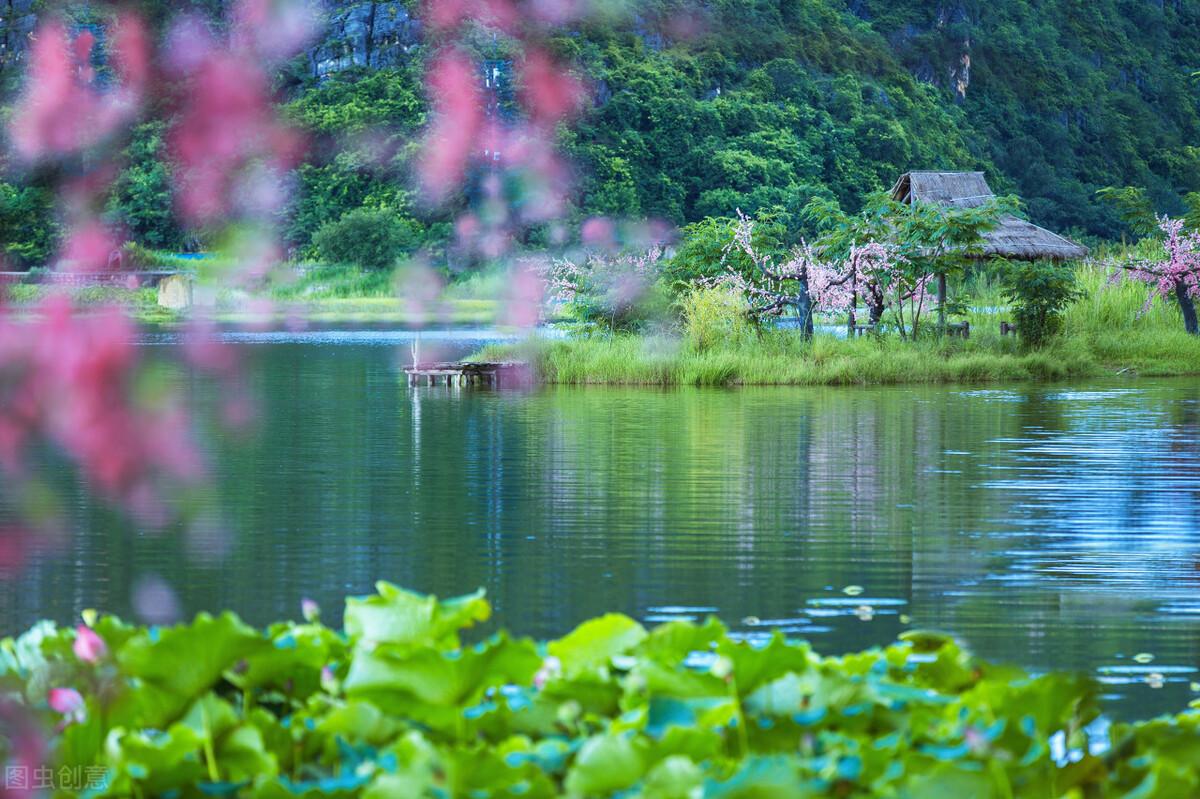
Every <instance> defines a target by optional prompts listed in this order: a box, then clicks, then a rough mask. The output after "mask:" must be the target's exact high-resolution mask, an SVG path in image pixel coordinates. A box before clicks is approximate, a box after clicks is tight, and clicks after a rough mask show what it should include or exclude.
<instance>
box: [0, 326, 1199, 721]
mask: <svg viewBox="0 0 1200 799" xmlns="http://www.w3.org/2000/svg"><path fill="white" fill-rule="evenodd" d="M479 335H481V334H473V333H469V332H468V333H460V334H457V335H456V336H454V337H453V338H452V339H451V340H446V341H443V342H442V343H441V346H442V348H443V352H444V354H446V355H448V356H453V355H456V354H458V353H461V352H463V351H465V350H470V349H473V348H474V347H475V346H476V342H474V341H472V339H475V338H478V337H479ZM241 340H242V341H243V342H244V346H243V347H242V349H243V350H244V351H245V353H246V354H247V356H248V358H249V359H250V360H251V361H252V367H253V368H252V370H251V373H252V374H253V384H252V387H253V391H254V392H255V394H256V395H257V396H258V397H259V399H260V402H261V406H262V413H261V417H262V418H261V420H260V422H259V424H258V427H257V429H256V430H255V431H254V432H253V433H251V434H236V435H235V434H222V435H218V436H215V437H213V438H211V439H210V440H209V446H210V447H211V449H212V452H211V458H212V460H213V461H214V463H215V464H216V469H215V471H216V473H217V479H216V481H215V484H214V485H213V486H212V487H210V488H207V489H205V491H204V492H202V496H200V497H196V498H193V499H192V500H191V501H193V502H199V503H201V504H203V503H204V502H208V503H209V504H210V505H212V506H214V507H216V506H218V505H219V506H220V507H221V508H223V509H224V513H225V514H226V517H225V519H224V520H223V521H222V522H221V523H220V524H215V525H209V526H208V527H201V528H200V532H199V533H195V532H193V533H192V534H191V535H187V534H185V533H183V532H182V531H176V532H173V533H168V534H161V533H159V534H152V533H150V532H141V531H138V530H137V529H136V528H133V527H131V525H130V524H129V523H128V522H127V521H123V520H121V519H119V518H117V517H116V516H115V515H114V514H113V513H112V512H111V511H109V510H107V509H105V508H103V507H99V506H98V504H97V503H95V502H94V501H92V500H90V499H88V498H87V495H86V494H85V493H84V492H82V491H80V492H77V494H76V496H77V497H78V500H77V507H76V508H75V509H74V513H75V520H74V522H75V527H76V528H77V529H76V531H75V533H74V534H73V536H72V537H71V538H70V539H69V540H67V541H66V542H64V543H63V544H62V545H60V546H59V547H58V548H57V550H55V551H51V552H47V553H45V554H43V555H41V556H39V557H38V558H37V560H36V561H35V563H34V564H32V566H31V567H30V568H28V569H26V570H25V571H24V572H23V573H22V574H20V575H19V576H18V577H17V578H16V579H15V580H11V581H9V582H8V583H6V584H4V589H3V592H2V595H0V614H3V619H4V628H5V630H4V631H5V632H13V631H16V630H19V629H21V628H22V627H23V626H25V625H28V624H29V623H30V622H32V621H33V620H34V619H36V618H39V617H46V616H48V617H51V618H55V619H58V620H59V621H63V622H66V621H70V620H71V619H72V618H73V617H74V616H75V615H76V614H77V613H78V612H79V610H81V609H82V608H85V607H98V608H103V609H107V610H111V611H115V612H118V613H122V614H125V615H133V610H132V607H131V599H130V597H131V592H132V586H133V585H135V583H137V581H138V580H139V579H143V578H147V577H161V578H163V579H165V580H166V581H167V582H168V583H169V584H170V585H171V586H172V587H173V588H174V589H175V591H176V592H177V594H178V597H179V602H180V604H181V605H182V608H183V610H184V611H185V612H189V613H190V612H194V611H198V610H202V609H204V610H217V609H222V608H233V609H235V610H237V611H238V612H239V613H241V614H242V615H243V616H244V617H245V618H246V619H248V620H249V621H251V622H254V623H259V624H261V623H265V622H268V621H270V620H272V619H274V618H277V617H280V616H293V617H294V616H296V615H298V608H299V602H300V599H301V598H302V597H312V598H314V599H316V600H318V601H319V602H320V603H321V604H322V605H323V606H324V607H325V608H326V611H327V613H326V615H327V616H333V617H334V620H335V621H336V617H337V615H338V613H339V612H340V607H341V604H340V600H341V598H342V597H343V596H344V595H345V594H347V593H366V592H369V591H370V590H371V586H372V584H373V582H374V581H375V580H377V579H387V580H390V581H393V582H396V583H399V584H401V585H404V586H408V587H410V588H413V589H417V590H420V591H430V592H435V593H438V594H440V595H451V594H455V593H461V592H466V591H470V590H472V589H474V588H476V587H478V586H484V587H486V588H487V590H488V592H489V595H490V597H491V599H492V601H493V603H494V605H495V609H496V616H497V619H498V621H499V623H501V624H504V625H506V626H508V627H510V628H512V629H514V630H515V631H517V632H519V633H524V634H529V635H533V636H554V635H558V634H561V633H563V632H564V631H566V630H568V629H569V628H570V627H571V626H572V625H574V624H576V623H577V622H579V621H581V620H582V619H585V618H587V617H590V616H593V615H596V614H598V613H601V612H604V611H609V610H619V611H624V612H626V613H629V614H631V615H633V616H636V617H638V618H641V619H644V620H646V621H649V622H654V621H660V620H666V619H671V618H679V617H691V618H700V617H701V616H703V615H705V614H707V613H715V614H718V615H720V616H721V617H722V618H723V619H725V620H726V621H727V622H728V623H729V624H731V625H732V626H734V627H735V628H737V629H738V630H740V631H742V632H744V633H746V634H750V635H753V634H759V633H762V632H763V631H764V630H765V629H766V628H767V627H768V626H776V627H782V628H784V629H785V630H787V631H788V632H790V633H792V634H794V635H797V636H803V637H806V638H808V639H810V640H811V641H812V642H813V643H814V645H815V646H816V647H817V648H818V649H819V650H820V651H824V652H830V653H832V652H841V651H846V650H851V649H858V648H862V647H865V646H870V645H874V644H883V643H886V642H888V641H890V640H892V639H893V638H894V637H895V636H896V635H897V634H898V633H900V632H901V631H902V630H904V629H906V628H907V627H909V626H920V627H931V628H938V629H944V630H948V631H951V632H953V633H955V634H957V635H959V636H961V637H963V638H964V639H965V640H966V641H967V642H968V643H969V644H970V645H971V646H972V647H973V648H974V649H975V650H976V651H977V652H979V653H980V654H983V655H986V656H988V657H990V658H996V659H1001V660H1006V661H1012V662H1016V663H1019V664H1021V665H1023V666H1026V667H1028V668H1032V669H1036V670H1044V669H1049V668H1070V669H1082V670H1086V671H1089V672H1092V673H1093V674H1096V675H1097V676H1099V677H1100V678H1101V679H1102V680H1103V681H1104V682H1105V683H1106V684H1107V685H1108V687H1109V689H1110V691H1111V697H1110V707H1111V708H1112V710H1113V712H1114V713H1116V714H1118V715H1125V716H1146V715H1150V714H1151V713H1154V712H1160V711H1166V710H1173V709H1179V708H1181V707H1182V706H1183V705H1184V704H1185V703H1186V702H1187V700H1188V699H1189V698H1190V697H1191V696H1192V694H1191V690H1190V685H1189V684H1190V683H1191V682H1192V681H1195V680H1200V674H1198V673H1197V672H1196V667H1197V665H1200V593H1198V592H1197V589H1198V587H1200V443H1198V434H1200V381H1197V380H1150V379H1145V380H1136V381H1121V382H1102V383H1095V384H1081V385H1071V386H1064V385H1038V386H1021V387H1004V388H987V387H984V388H978V387H967V388H963V387H951V388H944V387H939V388H880V389H863V388H828V389H793V388H761V389H760V388H743V389H729V390H718V389H678V390H655V389H633V388H587V389H576V388H545V389H541V390H537V391H533V392H517V391H499V392H496V391H489V390H478V389H477V390H451V389H447V388H445V387H436V388H426V387H422V388H418V389H410V388H408V387H407V386H406V385H405V381H404V379H403V374H401V373H399V371H398V369H399V366H400V364H401V363H402V362H404V361H407V359H408V358H409V343H410V342H409V340H408V337H407V336H405V335H384V336H381V335H374V334H369V335H368V334H352V333H343V334H322V335H308V336H298V337H297V336H287V335H280V336H274V337H266V339H263V338H260V337H253V336H251V337H243V338H242V339H241ZM436 346H438V345H437V343H436V342H435V341H434V340H433V337H432V336H430V334H426V336H425V338H424V340H423V344H422V347H423V350H422V353H423V355H424V354H425V353H426V352H428V351H430V348H434V347H436ZM160 349H161V348H160ZM184 385H185V390H186V391H187V392H189V393H190V394H191V395H192V396H193V399H194V400H195V401H196V402H197V403H198V404H199V405H200V406H202V407H203V406H206V405H211V404H212V402H213V401H214V397H215V395H216V394H217V389H216V388H215V387H214V386H213V385H212V384H211V383H210V382H208V381H206V380H204V379H201V378H194V377H190V378H187V381H186V383H184ZM4 512H5V513H11V509H6V510H5V511H4ZM222 530H228V531H229V532H228V533H222V532H221V531H222ZM214 553H215V554H214ZM847 586H861V587H862V588H863V592H862V593H861V595H857V596H848V595H847V594H846V593H845V592H844V591H843V589H844V588H845V587H847ZM1137 653H1151V654H1153V655H1154V658H1155V659H1154V661H1153V662H1152V663H1150V664H1148V665H1144V664H1139V663H1138V662H1136V661H1135V660H1134V658H1133V656H1134V655H1135V654H1137ZM1151 672H1157V673H1159V674H1161V675H1163V677H1164V679H1165V681H1166V682H1165V685H1164V686H1163V687H1161V688H1152V687H1150V686H1149V685H1148V684H1147V675H1148V674H1149V673H1151ZM1150 681H1151V682H1153V681H1154V679H1153V678H1151V680H1150Z"/></svg>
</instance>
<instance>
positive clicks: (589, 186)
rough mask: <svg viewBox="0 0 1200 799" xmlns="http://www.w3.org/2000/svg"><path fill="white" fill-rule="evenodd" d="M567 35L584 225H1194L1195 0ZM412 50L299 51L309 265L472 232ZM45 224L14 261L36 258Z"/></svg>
mask: <svg viewBox="0 0 1200 799" xmlns="http://www.w3.org/2000/svg"><path fill="white" fill-rule="evenodd" d="M332 5H333V6H334V7H340V6H341V5H345V4H338V3H334V4H332ZM0 23H2V21H0ZM0 27H3V25H2V24H0ZM330 35H331V36H332V35H333V34H330ZM550 45H551V47H552V49H553V50H554V51H555V52H557V53H558V54H559V55H561V56H564V57H566V58H568V59H570V60H571V61H572V62H573V63H574V64H575V65H576V69H577V71H578V73H579V76H580V77H581V78H583V79H584V82H585V84H586V86H587V87H588V94H589V98H588V100H589V101H588V102H587V103H586V108H585V109H584V112H583V113H582V115H581V116H580V118H579V119H577V120H576V123H575V124H573V125H571V126H566V127H564V129H563V130H562V131H561V133H560V136H561V141H562V144H563V147H564V149H565V150H566V151H567V152H568V153H569V154H570V155H571V156H572V157H573V160H574V163H575V164H576V165H577V169H578V179H577V181H576V183H575V193H574V195H573V197H572V206H571V208H570V214H571V215H573V216H575V217H576V218H583V217H587V216H593V215H621V216H652V217H659V218H662V219H665V220H668V221H670V222H672V223H675V224H677V225H686V224H689V223H694V222H697V221H699V220H702V219H704V218H706V217H724V218H730V217H732V216H734V214H735V213H736V211H737V210H739V209H740V210H742V211H744V212H745V213H748V214H751V215H757V214H759V213H770V214H772V216H773V218H774V219H776V220H778V221H779V222H781V223H782V224H784V225H785V227H786V228H787V229H788V236H789V237H791V238H793V239H795V238H798V237H799V236H800V235H805V234H811V232H812V231H811V230H809V223H807V222H806V221H805V219H804V218H803V217H802V216H801V215H800V214H799V210H800V209H801V208H803V207H804V205H805V204H807V203H808V202H809V201H810V200H811V199H812V198H814V197H820V198H824V199H827V200H831V201H836V202H838V203H839V204H840V205H841V206H842V207H844V208H846V209H849V210H855V209H858V208H859V207H860V206H861V204H862V202H863V200H864V199H865V198H866V197H867V196H869V195H870V194H871V193H873V192H877V191H880V190H882V189H886V188H888V187H889V186H890V185H891V183H892V181H894V180H895V178H896V176H897V175H898V174H899V173H901V172H903V171H906V170H909V169H955V170H962V169H982V170H984V171H985V172H987V174H988V178H989V181H991V183H992V185H993V186H995V187H996V188H997V190H998V191H1000V192H1001V193H1009V192H1012V193H1017V194H1019V195H1021V196H1022V197H1023V198H1024V200H1025V202H1026V210H1027V212H1028V214H1029V216H1030V217H1031V219H1032V220H1033V221H1035V222H1038V223H1039V224H1044V225H1047V226H1049V227H1052V228H1055V229H1061V230H1066V231H1071V232H1075V233H1077V234H1081V233H1083V234H1090V235H1095V236H1102V237H1109V238H1114V237H1119V236H1120V235H1122V234H1125V233H1136V232H1137V231H1135V230H1133V229H1132V228H1131V225H1130V223H1129V215H1128V214H1127V213H1123V212H1122V208H1121V207H1120V205H1119V204H1114V203H1112V202H1107V203H1106V202H1100V201H1098V198H1097V197H1096V192H1097V191H1098V190H1101V189H1103V188H1104V187H1106V186H1137V187H1144V191H1145V196H1146V197H1147V198H1148V200H1149V202H1150V203H1152V205H1153V206H1154V207H1155V208H1160V209H1162V210H1163V211H1166V212H1168V213H1174V214H1178V213H1181V212H1182V211H1183V210H1184V209H1185V205H1184V200H1183V198H1184V197H1185V196H1186V195H1187V194H1188V193H1189V192H1195V191H1198V190H1200V106H1198V103H1197V98H1198V96H1200V95H1198V92H1200V87H1197V86H1196V85H1195V78H1194V74H1195V72H1196V71H1197V70H1198V69H1200V56H1197V55H1196V53H1200V10H1198V9H1197V8H1196V7H1195V6H1194V5H1191V4H1185V3H1181V2H1178V1H1177V0H1176V1H1175V2H1165V3H1163V2H1142V1H1141V0H1095V2H1088V3H1081V2H1079V1H1078V0H1047V1H1046V2H1043V3H1038V4H1036V5H1035V4H1030V3H1026V2H1023V0H989V2H983V0H954V2H949V3H939V4H929V3H926V2H923V0H846V2H842V1H841V0H714V2H711V3H706V4H703V5H697V4H686V3H684V2H682V0H651V2H645V3H639V4H637V7H636V12H635V13H633V14H631V15H629V16H623V17H621V16H619V17H605V18H603V21H596V20H595V19H593V20H592V21H590V22H588V23H586V24H585V25H583V26H582V27H581V28H579V29H573V30H567V31H563V32H561V34H560V35H559V36H558V38H557V39H555V40H554V41H552V42H550ZM392 46H394V47H396V48H397V49H396V53H395V54H394V56H392V57H390V58H389V59H388V60H387V61H386V66H383V67H377V66H376V65H375V64H372V65H370V66H362V65H359V66H350V67H349V68H347V69H343V70H342V71H336V70H334V71H333V72H331V73H326V72H323V73H322V75H321V76H320V77H317V76H316V75H315V74H312V73H313V72H314V71H315V67H311V66H306V64H309V61H305V59H300V60H298V61H297V62H296V64H294V65H293V66H292V67H290V68H289V69H287V70H285V71H284V74H282V75H281V80H280V89H281V93H282V99H283V101H284V102H285V103H286V104H287V107H288V114H289V116H290V118H291V119H292V120H293V121H294V122H295V123H296V124H298V125H299V126H301V127H302V128H304V129H306V130H307V132H308V133H309V134H310V137H311V140H312V146H311V150H310V153H309V156H308V159H307V161H306V163H304V164H303V165H302V166H300V168H299V169H298V171H297V174H296V179H295V181H294V182H293V185H294V186H295V187H296V189H297V191H296V197H295V199H294V202H293V204H292V207H291V209H290V211H289V213H288V215H287V219H286V220H285V222H286V224H285V230H286V235H287V237H288V239H289V240H290V242H291V244H292V245H293V246H294V247H295V248H296V250H297V252H301V253H309V254H311V253H312V252H313V250H312V237H313V235H314V234H315V232H316V231H317V230H318V229H319V228H320V227H321V226H322V225H324V224H326V223H329V222H332V221H335V220H337V219H339V218H341V217H342V216H343V215H344V214H346V213H348V212H349V211H352V210H354V209H356V208H359V207H364V206H365V207H367V208H372V209H387V210H390V211H393V212H395V213H396V214H397V215H398V216H400V217H404V218H406V219H407V220H409V221H410V222H411V223H412V225H411V226H412V228H413V229H415V230H420V231H425V233H424V235H425V237H426V239H427V240H428V241H430V242H434V243H437V242H440V241H441V240H444V238H445V236H446V232H447V231H448V230H449V226H448V225H446V224H439V223H444V222H445V221H446V220H448V219H450V218H452V216H453V215H454V214H456V213H457V212H459V211H461V210H462V207H463V206H464V205H466V204H469V203H471V202H472V196H473V195H472V192H471V190H470V183H469V182H468V190H467V191H465V192H464V193H462V194H461V195H460V196H456V197H455V198H453V200H452V202H451V207H450V208H448V209H441V210H437V209H430V208H422V207H420V206H419V204H418V203H416V202H415V201H414V199H413V196H412V194H411V192H410V190H409V188H408V186H409V185H411V182H410V175H409V163H410V161H411V155H412V152H413V143H414V140H415V134H416V132H417V131H418V130H419V129H420V127H421V126H422V125H423V124H424V122H425V119H426V115H427V113H428V110H427V109H428V100H427V98H426V97H425V96H424V93H423V90H422V88H421V82H422V73H423V70H424V65H425V63H426V60H427V58H428V57H429V54H430V52H431V50H432V48H431V47H430V46H428V45H427V44H426V43H424V42H421V41H419V40H416V41H415V43H412V42H410V43H406V44H404V45H398V44H393V45H392ZM474 46H475V47H476V48H477V50H478V52H477V53H476V55H477V56H479V57H480V58H481V60H482V61H483V62H484V63H486V64H488V68H489V74H491V75H492V84H491V85H492V87H493V89H492V90H494V91H495V100H496V102H497V107H498V108H499V109H500V113H515V108H516V104H515V102H514V101H513V99H512V98H513V96H514V94H515V93H517V92H519V90H520V87H519V86H517V87H514V86H513V85H512V84H513V82H514V81H515V78H514V77H513V74H512V73H513V70H512V68H511V67H512V63H513V62H512V59H513V55H514V54H513V53H512V52H511V51H510V50H511V45H510V44H506V43H505V42H504V41H503V39H502V38H501V39H500V40H499V41H497V40H496V39H495V38H493V37H488V36H482V37H479V38H478V40H477V42H476V44H475V45H474ZM312 63H315V61H313V62H312ZM380 63H384V62H383V61H381V62H380ZM497 76H498V77H499V80H496V77H497ZM481 83H482V76H481ZM497 87H498V88H497ZM127 156H128V160H127V163H126V167H125V171H124V173H123V174H122V175H121V176H120V177H119V178H118V181H117V183H116V193H115V197H114V200H113V203H112V205H111V207H110V209H109V212H110V215H111V217H112V218H114V219H116V220H118V221H120V222H121V223H122V224H123V226H124V227H125V228H126V229H127V230H128V231H129V232H130V233H132V235H134V236H135V237H137V238H138V239H139V240H141V241H142V242H143V243H145V244H148V245H150V246H156V247H176V246H181V245H182V244H184V243H185V242H186V237H184V236H182V234H181V232H180V230H179V229H178V227H177V225H176V223H175V222H174V220H172V219H170V218H169V216H170V214H169V213H168V212H167V208H168V205H167V203H166V202H165V197H166V187H167V186H168V185H169V183H168V181H169V177H170V170H169V168H168V167H167V166H166V165H165V164H164V163H161V162H162V161H164V160H165V158H166V153H165V152H164V151H163V148H162V142H161V138H160V134H159V132H156V131H155V130H153V129H149V128H143V129H140V130H139V131H138V135H137V136H136V137H135V140H134V141H133V142H131V144H130V149H129V151H128V153H127ZM4 179H5V180H7V181H8V186H9V188H6V189H5V191H6V192H7V193H6V194H5V195H4V196H5V197H6V199H5V205H6V207H16V206H14V203H15V204H17V205H18V206H19V205H20V204H21V203H27V202H30V201H32V199H34V197H33V195H29V196H26V195H22V194H21V193H20V192H21V191H22V186H23V185H25V184H24V183H23V180H24V178H22V177H20V176H17V175H13V174H9V175H7V176H5V177H4ZM1126 210H1127V209H1126ZM36 233H37V235H39V236H41V237H42V238H41V239H39V240H37V241H34V240H32V239H31V240H30V241H29V242H26V243H24V244H21V245H20V246H19V247H18V246H17V245H16V244H13V243H10V244H9V245H7V246H8V248H9V250H10V251H11V253H10V256H11V255H15V256H16V257H17V258H18V259H19V260H20V261H21V262H24V263H29V262H30V261H31V260H37V257H38V255H39V254H40V253H42V252H43V251H44V250H45V249H46V246H45V234H46V231H45V230H39V231H37V232H36ZM18 235H19V234H18ZM31 235H33V234H32V233H31ZM537 240H539V239H538V237H537V236H536V232H535V235H533V236H532V237H531V238H530V239H529V240H528V243H536V241H537ZM18 251H19V252H18Z"/></svg>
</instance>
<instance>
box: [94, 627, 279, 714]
mask: <svg viewBox="0 0 1200 799" xmlns="http://www.w3.org/2000/svg"><path fill="white" fill-rule="evenodd" d="M268 646H269V644H268V643H267V641H266V640H265V639H264V638H263V636H262V634H261V633H258V632H256V631H255V630H253V629H251V628H250V627H247V626H246V625H245V624H243V623H242V621H241V620H240V619H239V618H238V617H237V616H235V615H233V614H232V613H224V614H222V615H220V616H218V617H216V618H214V617H212V616H210V615H208V614H206V613H201V614H200V615H199V616H197V617H196V620H195V621H194V622H192V623H191V624H189V625H180V626H178V627H171V628H167V629H157V628H155V629H151V630H147V631H145V632H143V633H141V634H139V635H135V636H133V637H131V638H129V639H128V640H127V641H126V642H125V643H124V644H123V645H122V646H121V648H120V649H119V650H118V651H117V653H116V660H117V664H118V666H119V668H120V670H121V673H122V674H124V675H125V676H126V677H128V678H130V679H132V680H133V687H132V688H131V690H128V691H126V692H124V693H123V694H122V695H121V697H120V698H119V700H118V703H117V704H116V706H115V707H114V709H113V712H112V720H113V723H115V724H128V723H131V722H137V723H138V724H140V725H141V726H146V727H158V728H161V727H164V726H166V725H167V724H168V723H170V722H171V721H174V720H175V719H177V718H179V716H180V715H181V714H182V713H183V712H184V710H186V709H187V708H188V707H189V706H190V705H191V704H192V702H194V701H195V700H196V699H197V698H199V697H200V696H201V695H202V694H204V693H207V692H208V691H209V690H211V689H212V688H213V687H214V686H215V685H216V684H217V682H218V681H219V680H220V679H221V675H222V673H223V672H225V671H226V670H228V669H231V668H233V667H234V666H235V665H236V664H237V663H238V662H239V661H241V660H242V659H243V658H246V657H249V656H250V655H253V654H255V653H258V652H262V651H264V650H265V649H267V648H268Z"/></svg>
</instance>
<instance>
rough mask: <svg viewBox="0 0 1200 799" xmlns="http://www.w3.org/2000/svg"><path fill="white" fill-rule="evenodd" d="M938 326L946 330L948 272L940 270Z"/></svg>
mask: <svg viewBox="0 0 1200 799" xmlns="http://www.w3.org/2000/svg"><path fill="white" fill-rule="evenodd" d="M937 279H938V327H940V328H941V329H942V332H943V333H944V332H945V331H946V273H945V272H938V276H937Z"/></svg>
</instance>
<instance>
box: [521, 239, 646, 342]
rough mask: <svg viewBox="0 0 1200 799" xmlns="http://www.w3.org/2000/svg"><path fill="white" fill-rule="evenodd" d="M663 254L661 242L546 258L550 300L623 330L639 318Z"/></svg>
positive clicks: (543, 270) (545, 276) (542, 270)
mask: <svg viewBox="0 0 1200 799" xmlns="http://www.w3.org/2000/svg"><path fill="white" fill-rule="evenodd" d="M662 254H663V251H662V247H660V246H658V245H653V246H651V247H649V248H648V249H646V250H642V251H638V252H623V253H622V252H617V253H611V254H610V253H606V252H602V251H596V250H589V251H587V252H584V253H582V254H581V255H576V256H574V257H563V258H555V259H551V260H548V261H545V262H543V263H542V264H541V266H540V273H541V276H542V279H543V280H544V282H545V286H546V296H547V298H548V299H550V300H551V301H557V302H561V303H567V304H569V305H571V306H572V307H573V308H575V310H576V311H577V312H578V313H579V314H580V315H581V316H582V317H583V319H584V320H585V321H590V322H597V323H602V324H604V325H605V326H607V327H608V328H610V329H621V328H627V327H629V326H630V325H632V324H633V323H635V322H636V321H638V309H639V306H640V304H641V302H642V300H643V299H644V298H645V296H646V294H647V292H648V291H649V290H650V288H651V287H652V286H653V284H654V282H655V281H656V280H657V279H658V276H659V270H660V265H661V259H662Z"/></svg>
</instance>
